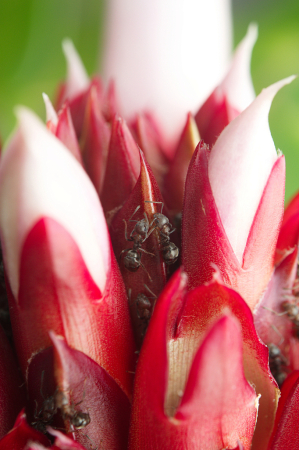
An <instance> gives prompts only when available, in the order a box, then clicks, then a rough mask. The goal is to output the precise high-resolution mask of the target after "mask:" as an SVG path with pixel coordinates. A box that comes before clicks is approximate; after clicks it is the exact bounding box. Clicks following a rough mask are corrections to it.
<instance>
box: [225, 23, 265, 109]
mask: <svg viewBox="0 0 299 450" xmlns="http://www.w3.org/2000/svg"><path fill="white" fill-rule="evenodd" d="M257 36H258V28H257V25H256V24H254V23H252V24H250V25H249V27H248V31H247V34H246V36H245V37H244V39H243V40H242V41H241V42H240V44H239V45H238V47H237V49H236V51H235V54H234V58H233V61H232V64H231V67H230V69H229V71H228V73H227V75H226V77H225V78H224V80H223V82H222V83H221V84H220V86H219V88H218V90H219V91H220V94H221V95H225V96H226V98H227V99H228V102H229V103H230V105H232V106H233V107H234V108H235V109H236V110H237V111H239V112H241V111H243V110H244V109H245V108H247V106H248V105H250V103H251V102H253V100H254V99H255V92H254V88H253V85H252V80H251V75H250V62H251V54H252V49H253V47H254V44H255V42H256V40H257Z"/></svg>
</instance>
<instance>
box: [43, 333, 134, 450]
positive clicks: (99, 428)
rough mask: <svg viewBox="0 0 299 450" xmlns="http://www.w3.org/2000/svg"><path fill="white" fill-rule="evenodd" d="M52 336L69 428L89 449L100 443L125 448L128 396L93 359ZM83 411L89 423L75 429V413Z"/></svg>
mask: <svg viewBox="0 0 299 450" xmlns="http://www.w3.org/2000/svg"><path fill="white" fill-rule="evenodd" d="M51 337H52V341H53V344H54V348H55V352H54V365H55V377H56V383H57V387H58V392H59V393H60V394H61V395H62V397H61V398H63V401H64V402H65V404H64V406H63V408H61V409H62V414H64V423H65V428H66V431H67V432H68V433H70V434H71V435H72V436H73V439H75V440H76V441H78V442H80V443H81V444H82V445H84V446H85V447H86V448H87V449H90V450H93V449H94V448H95V447H101V446H102V447H103V448H105V449H107V450H110V449H111V450H112V449H118V450H122V449H123V450H125V449H126V448H127V440H128V431H129V418H130V403H129V400H128V398H127V397H126V395H125V394H124V393H123V391H122V390H121V389H120V387H119V386H118V385H117V383H116V382H115V381H114V380H113V378H111V377H110V376H109V375H108V373H107V372H106V371H105V370H104V369H103V368H102V367H100V366H99V365H98V364H96V363H95V362H94V361H93V360H92V359H90V358H88V357H87V356H86V355H84V353H81V352H79V351H77V350H74V349H71V348H70V347H69V346H68V345H67V344H66V342H65V341H64V340H63V339H61V338H59V337H57V336H55V335H54V333H52V336H51ZM56 395H57V394H56ZM82 413H83V419H84V418H85V417H87V418H88V420H87V422H88V421H89V423H87V425H86V426H84V427H82V428H81V429H76V427H75V426H74V425H73V422H72V420H73V418H74V417H75V414H82Z"/></svg>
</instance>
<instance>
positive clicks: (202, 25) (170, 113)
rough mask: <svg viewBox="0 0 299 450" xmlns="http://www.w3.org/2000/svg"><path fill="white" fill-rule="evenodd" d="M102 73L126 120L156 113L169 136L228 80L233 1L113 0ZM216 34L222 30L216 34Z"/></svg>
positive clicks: (108, 18)
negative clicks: (146, 112) (112, 87)
mask: <svg viewBox="0 0 299 450" xmlns="http://www.w3.org/2000/svg"><path fill="white" fill-rule="evenodd" d="M107 4H108V16H107V21H106V22H107V26H106V30H107V32H106V39H105V44H106V45H105V49H104V61H103V62H104V64H103V75H104V78H105V80H106V81H108V80H109V79H110V78H113V79H115V81H116V86H117V90H118V93H119V96H120V100H121V106H122V110H123V111H124V113H125V114H126V115H127V116H131V115H134V114H136V112H138V111H140V110H144V109H146V110H151V111H153V112H154V113H155V114H156V115H157V117H158V119H159V121H160V122H161V124H162V125H163V126H164V129H165V132H166V133H167V134H168V136H170V137H173V136H174V135H176V133H177V130H179V129H180V128H181V127H183V125H184V121H185V116H186V111H196V110H197V109H198V106H199V105H200V103H201V102H202V101H203V100H204V99H205V97H206V96H207V94H208V93H209V91H211V90H212V89H213V88H214V87H215V86H216V85H217V84H218V83H219V82H220V81H221V78H222V77H223V75H224V73H225V70H226V69H227V65H228V62H229V58H230V51H231V5H230V1H229V0H210V1H205V2H203V1H197V0H185V1H184V2H183V1H173V0H150V1H146V0H109V2H108V3H107ZM215 30H217V31H215Z"/></svg>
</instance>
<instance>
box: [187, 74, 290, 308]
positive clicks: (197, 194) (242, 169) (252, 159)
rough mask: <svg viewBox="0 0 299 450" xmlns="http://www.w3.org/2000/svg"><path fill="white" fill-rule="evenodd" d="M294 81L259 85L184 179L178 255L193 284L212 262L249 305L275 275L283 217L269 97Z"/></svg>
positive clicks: (280, 165)
mask: <svg viewBox="0 0 299 450" xmlns="http://www.w3.org/2000/svg"><path fill="white" fill-rule="evenodd" d="M292 79H293V77H290V78H288V79H285V80H282V81H280V82H278V83H276V84H274V85H272V86H269V87H268V88H267V89H264V91H262V92H261V94H260V95H259V96H258V97H257V98H256V99H255V100H254V102H253V103H252V104H251V105H250V106H249V107H248V108H247V109H246V110H245V111H243V112H242V114H240V115H239V116H238V117H237V118H236V119H235V120H233V121H232V122H231V123H230V124H229V125H228V126H227V127H226V128H225V130H224V131H223V132H222V133H221V135H220V136H219V138H218V140H217V142H216V144H215V145H214V147H213V148H212V150H211V151H210V150H209V149H208V147H207V146H206V145H205V144H204V143H203V142H201V143H200V145H199V146H198V148H197V150H196V151H195V153H194V155H193V158H192V161H191V163H190V166H189V171H188V174H187V179H186V186H185V197H184V208H183V224H182V227H183V228H182V231H183V234H182V239H183V242H182V246H183V253H182V259H183V264H184V267H185V268H186V272H187V273H188V276H189V286H190V288H192V287H195V286H198V285H200V284H202V283H204V282H206V281H209V280H210V279H211V274H212V271H213V269H212V264H216V265H217V266H218V268H219V269H220V271H221V274H222V277H223V280H224V282H225V283H227V284H228V285H230V286H232V287H233V288H234V289H236V290H237V291H238V292H239V293H240V294H241V295H242V296H243V298H244V299H245V300H246V302H247V303H248V305H249V306H250V307H251V309H252V310H253V309H254V307H255V305H256V304H257V303H258V301H259V300H260V298H261V295H262V293H263V291H264V290H265V288H266V286H267V283H268V281H269V279H270V277H271V274H272V270H273V260H274V252H275V246H276V241H277V237H278V232H279V227H280V224H281V220H282V215H283V198H284V180H285V162H284V157H283V156H280V155H277V152H276V150H275V146H274V143H273V141H272V138H271V134H270V130H269V127H268V124H267V121H268V117H267V116H268V111H269V109H270V106H271V101H272V99H273V97H274V95H275V94H276V93H277V91H278V90H279V89H280V88H281V87H282V86H284V85H285V84H287V83H289V82H291V81H292ZM261 152H264V153H263V154H262V155H261ZM191 211H192V213H190V212H191ZM190 236H192V238H191V239H190Z"/></svg>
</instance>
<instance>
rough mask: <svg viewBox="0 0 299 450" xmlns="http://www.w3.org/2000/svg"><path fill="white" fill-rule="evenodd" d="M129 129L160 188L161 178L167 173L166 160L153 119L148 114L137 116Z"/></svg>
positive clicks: (160, 136) (161, 140)
mask: <svg viewBox="0 0 299 450" xmlns="http://www.w3.org/2000/svg"><path fill="white" fill-rule="evenodd" d="M131 127H132V129H133V131H134V134H135V136H136V141H137V143H138V145H139V146H140V148H141V150H142V151H143V152H144V154H145V157H146V160H147V161H148V163H149V165H150V167H151V169H152V171H153V174H154V176H155V178H156V180H157V182H158V185H159V186H162V180H163V176H164V175H165V173H166V171H167V158H166V155H165V152H164V151H163V138H162V135H161V133H160V130H159V129H158V126H157V124H156V123H155V120H154V118H153V117H152V115H151V114H149V113H144V114H139V115H138V116H136V119H135V121H134V122H133V123H132V124H131Z"/></svg>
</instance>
